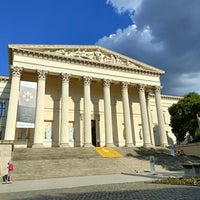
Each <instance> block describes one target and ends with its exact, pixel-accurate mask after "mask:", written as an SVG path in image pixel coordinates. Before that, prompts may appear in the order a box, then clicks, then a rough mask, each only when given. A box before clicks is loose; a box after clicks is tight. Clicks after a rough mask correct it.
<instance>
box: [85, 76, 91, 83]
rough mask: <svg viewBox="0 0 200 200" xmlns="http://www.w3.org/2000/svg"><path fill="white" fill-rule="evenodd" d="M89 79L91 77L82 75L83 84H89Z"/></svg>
mask: <svg viewBox="0 0 200 200" xmlns="http://www.w3.org/2000/svg"><path fill="white" fill-rule="evenodd" d="M91 80H92V77H90V76H84V77H83V82H84V85H90V81H91Z"/></svg>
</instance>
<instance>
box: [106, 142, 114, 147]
mask: <svg viewBox="0 0 200 200" xmlns="http://www.w3.org/2000/svg"><path fill="white" fill-rule="evenodd" d="M105 146H106V147H116V146H115V145H114V144H112V143H108V144H106V145H105Z"/></svg>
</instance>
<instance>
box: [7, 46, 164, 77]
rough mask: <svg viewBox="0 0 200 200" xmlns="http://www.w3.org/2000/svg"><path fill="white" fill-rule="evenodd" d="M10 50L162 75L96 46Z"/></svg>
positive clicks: (20, 47)
mask: <svg viewBox="0 0 200 200" xmlns="http://www.w3.org/2000/svg"><path fill="white" fill-rule="evenodd" d="M9 48H10V49H21V50H26V51H30V52H38V53H40V54H41V53H42V54H48V55H52V56H60V57H66V58H71V59H78V60H82V61H90V62H94V63H99V64H104V65H105V64H106V65H112V66H120V67H121V68H125V69H126V70H127V69H131V70H136V71H144V72H145V71H146V72H153V73H157V74H164V71H162V70H160V69H158V68H155V67H152V66H150V65H147V64H144V63H142V62H140V61H137V60H134V59H132V58H130V57H127V56H124V55H122V54H119V53H117V52H114V51H111V50H108V49H106V48H103V47H101V46H96V45H20V44H18V45H9Z"/></svg>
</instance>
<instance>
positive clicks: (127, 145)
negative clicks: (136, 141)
mask: <svg viewBox="0 0 200 200" xmlns="http://www.w3.org/2000/svg"><path fill="white" fill-rule="evenodd" d="M125 147H134V145H133V144H131V143H128V144H125Z"/></svg>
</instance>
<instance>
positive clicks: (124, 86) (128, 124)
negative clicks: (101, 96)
mask: <svg viewBox="0 0 200 200" xmlns="http://www.w3.org/2000/svg"><path fill="white" fill-rule="evenodd" d="M121 86H122V100H123V110H124V113H123V114H124V129H125V140H126V141H125V146H127V147H131V146H133V137H132V132H131V119H130V108H129V97H128V83H127V82H122V83H121Z"/></svg>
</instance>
